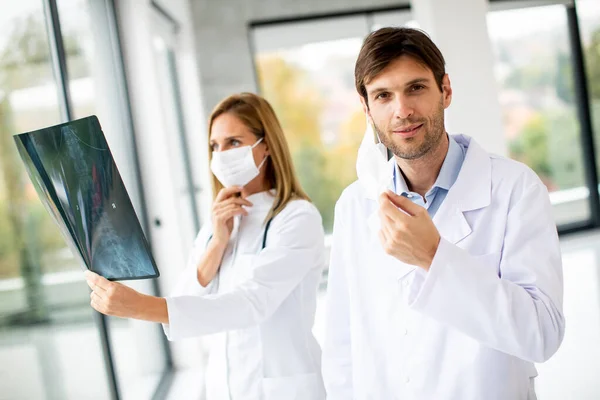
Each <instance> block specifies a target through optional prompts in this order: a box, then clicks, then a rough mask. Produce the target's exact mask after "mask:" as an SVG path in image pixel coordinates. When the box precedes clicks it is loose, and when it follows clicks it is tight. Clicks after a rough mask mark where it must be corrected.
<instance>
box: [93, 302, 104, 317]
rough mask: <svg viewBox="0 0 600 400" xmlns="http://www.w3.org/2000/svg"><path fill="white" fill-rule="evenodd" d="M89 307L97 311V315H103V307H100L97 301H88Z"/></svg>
mask: <svg viewBox="0 0 600 400" xmlns="http://www.w3.org/2000/svg"><path fill="white" fill-rule="evenodd" d="M90 305H91V306H92V308H93V309H94V310H96V311H98V312H99V313H102V314H104V306H103V305H102V303H99V302H98V301H96V300H95V299H93V300H92V301H90Z"/></svg>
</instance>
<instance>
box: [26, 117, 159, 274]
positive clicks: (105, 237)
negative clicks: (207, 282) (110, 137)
mask: <svg viewBox="0 0 600 400" xmlns="http://www.w3.org/2000/svg"><path fill="white" fill-rule="evenodd" d="M33 141H34V144H35V148H36V150H37V155H39V158H40V161H41V162H42V163H43V165H44V168H45V170H46V171H47V174H48V177H49V179H50V180H51V182H52V186H53V187H55V188H56V197H57V198H58V200H59V202H60V204H61V206H62V209H63V210H64V213H65V214H66V218H67V219H68V220H69V222H70V224H69V225H70V226H72V227H73V230H74V236H75V238H74V239H75V240H76V241H77V243H78V247H79V248H80V249H81V250H82V252H83V258H84V261H85V263H86V264H87V266H88V268H90V269H91V270H93V271H96V272H98V273H99V274H100V275H102V276H104V277H106V278H109V279H111V278H113V279H127V278H128V277H144V276H146V277H147V276H155V275H156V271H155V270H154V263H153V261H152V259H151V255H150V253H149V251H148V247H147V243H146V241H145V238H144V236H143V233H142V231H141V229H140V227H139V222H138V220H137V216H136V215H135V212H134V210H133V207H132V205H131V201H130V199H129V196H128V195H127V191H126V189H125V186H124V185H123V182H122V181H121V179H120V177H119V174H118V170H117V168H116V165H115V164H114V161H113V159H112V156H111V154H110V150H109V148H108V144H107V143H106V140H105V139H104V136H103V135H102V132H101V130H100V127H99V125H98V123H97V121H95V120H79V121H74V122H72V123H70V124H67V125H63V126H60V127H59V128H58V129H52V128H50V129H48V130H47V131H45V132H44V133H43V134H40V135H36V136H35V139H34V140H33Z"/></svg>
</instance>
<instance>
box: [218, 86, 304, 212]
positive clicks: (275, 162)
mask: <svg viewBox="0 0 600 400" xmlns="http://www.w3.org/2000/svg"><path fill="white" fill-rule="evenodd" d="M226 113H227V114H231V115H233V116H235V117H237V118H239V119H240V121H242V123H243V124H244V125H246V126H247V127H248V129H250V131H251V132H252V133H253V134H254V135H256V137H257V138H264V139H263V141H264V143H265V144H266V145H267V147H268V148H269V157H268V158H267V161H266V162H265V165H264V168H265V169H266V175H265V176H266V179H267V181H268V182H269V184H270V187H271V188H273V189H275V202H274V203H273V207H272V208H271V210H270V211H269V214H268V215H267V220H268V219H271V218H273V217H275V216H276V215H277V214H279V212H281V210H283V209H284V208H285V206H286V205H287V203H288V202H290V201H291V200H295V199H304V200H307V201H310V198H309V197H308V195H307V194H306V192H304V190H303V189H302V186H300V182H299V181H298V178H297V176H296V172H295V170H294V165H293V162H292V156H291V153H290V149H289V147H288V143H287V140H286V138H285V135H284V134H283V129H282V128H281V125H280V124H279V120H278V119H277V116H276V115H275V111H273V108H272V107H271V105H270V104H269V102H267V100H265V99H264V98H262V97H260V96H258V95H256V94H253V93H239V94H234V95H232V96H229V97H227V98H226V99H224V100H222V101H221V102H220V103H219V104H218V105H217V106H216V107H215V108H214V110H213V112H212V113H211V115H210V118H209V122H208V141H209V146H208V158H209V160H212V150H211V146H210V132H211V131H212V126H213V123H214V122H215V119H217V117H219V116H220V115H222V114H226ZM212 189H213V201H214V199H215V198H216V196H217V194H218V193H219V191H221V189H223V185H222V184H221V182H219V180H218V179H217V178H216V177H215V176H214V174H213V175H212Z"/></svg>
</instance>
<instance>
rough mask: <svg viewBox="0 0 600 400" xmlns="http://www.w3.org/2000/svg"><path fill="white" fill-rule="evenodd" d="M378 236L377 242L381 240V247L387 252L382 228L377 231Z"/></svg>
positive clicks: (386, 243) (386, 241)
mask: <svg viewBox="0 0 600 400" xmlns="http://www.w3.org/2000/svg"><path fill="white" fill-rule="evenodd" d="M378 236H379V242H381V247H383V249H384V250H385V251H386V252H387V249H388V247H389V246H388V240H387V236H386V235H385V232H384V231H383V230H380V231H379V232H378Z"/></svg>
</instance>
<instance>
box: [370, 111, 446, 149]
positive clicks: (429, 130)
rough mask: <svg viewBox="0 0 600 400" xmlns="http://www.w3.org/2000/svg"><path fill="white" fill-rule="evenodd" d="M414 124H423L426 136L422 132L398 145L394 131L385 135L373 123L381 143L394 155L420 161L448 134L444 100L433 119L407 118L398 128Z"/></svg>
mask: <svg viewBox="0 0 600 400" xmlns="http://www.w3.org/2000/svg"><path fill="white" fill-rule="evenodd" d="M414 124H423V126H422V127H421V129H423V130H424V131H425V132H424V134H423V133H422V132H420V133H419V135H418V136H416V137H411V138H407V139H403V140H402V142H403V143H396V142H395V141H394V138H393V136H394V134H393V133H392V129H390V130H389V131H388V132H386V133H384V132H383V131H382V130H381V129H379V127H378V126H377V124H375V121H373V129H374V130H375V133H377V135H378V136H379V140H381V143H383V144H384V145H385V147H387V148H388V149H390V151H391V152H392V153H394V155H395V156H396V157H399V158H402V159H404V160H416V159H419V158H421V157H423V156H425V155H426V154H428V153H429V152H430V151H431V150H432V149H435V147H436V145H437V144H439V143H440V140H441V139H442V137H443V136H444V134H445V133H446V130H445V129H444V104H443V100H442V101H440V104H439V107H438V108H437V110H436V112H435V113H434V114H433V115H432V117H431V119H429V120H427V119H426V118H407V119H404V120H402V121H401V123H399V124H398V126H408V125H414ZM421 137H422V139H421ZM419 140H421V143H418V141H419Z"/></svg>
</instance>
